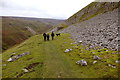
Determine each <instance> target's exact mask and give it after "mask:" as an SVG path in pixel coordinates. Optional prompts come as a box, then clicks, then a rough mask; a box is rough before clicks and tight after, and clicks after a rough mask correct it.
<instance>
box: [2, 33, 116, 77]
mask: <svg viewBox="0 0 120 80" xmlns="http://www.w3.org/2000/svg"><path fill="white" fill-rule="evenodd" d="M68 48H71V49H73V50H72V51H71V52H68V53H64V51H65V49H68ZM106 50H107V49H99V50H93V49H90V50H86V48H85V47H83V46H82V45H81V44H74V42H73V41H72V40H71V39H70V35H69V34H61V36H60V37H55V39H54V40H53V41H52V40H50V41H46V42H45V41H43V37H42V35H36V36H33V37H31V38H29V39H28V40H26V41H25V42H23V43H22V44H20V45H18V46H16V47H13V48H11V49H9V50H7V51H5V52H4V53H2V54H3V60H2V62H3V65H5V64H6V66H3V68H2V70H3V78H15V77H16V75H18V74H20V73H22V72H23V71H22V69H23V68H24V67H26V66H28V65H29V64H32V63H35V62H42V63H43V64H39V65H37V66H36V67H34V68H32V69H30V71H31V72H28V73H25V74H24V75H22V76H20V78H104V77H105V78H117V77H118V69H117V68H118V64H117V63H115V62H114V61H116V60H117V59H118V54H111V53H113V52H115V51H109V50H108V51H106ZM28 51H29V52H30V55H25V56H23V57H21V58H20V59H18V60H16V61H14V62H7V60H8V59H9V58H10V56H11V55H12V54H11V53H13V52H15V53H16V55H17V54H21V53H23V52H28ZM94 55H98V56H99V57H100V58H101V60H98V62H97V63H96V64H92V63H93V61H94V60H93V56H94ZM81 59H85V60H86V61H87V62H88V65H87V66H80V65H77V64H75V62H76V61H78V60H81ZM105 61H106V63H104V62H105ZM107 64H113V65H116V66H117V68H111V67H108V66H107Z"/></svg>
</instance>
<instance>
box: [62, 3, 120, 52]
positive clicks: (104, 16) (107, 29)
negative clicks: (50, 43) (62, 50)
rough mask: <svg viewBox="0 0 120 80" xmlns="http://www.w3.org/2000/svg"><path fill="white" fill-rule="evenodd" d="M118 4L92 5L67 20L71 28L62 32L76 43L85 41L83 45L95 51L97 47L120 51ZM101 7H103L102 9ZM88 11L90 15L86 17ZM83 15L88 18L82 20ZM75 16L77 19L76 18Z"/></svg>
mask: <svg viewBox="0 0 120 80" xmlns="http://www.w3.org/2000/svg"><path fill="white" fill-rule="evenodd" d="M93 4H94V5H96V7H95V6H93ZM103 4H104V5H103ZM118 4H119V3H114V2H112V3H108V2H107V3H106V2H104V3H103V2H102V3H101V2H97V3H96V2H95V3H91V4H89V5H88V6H87V7H85V8H83V9H82V10H81V11H80V12H78V13H77V14H74V15H73V16H72V17H70V18H69V19H68V20H66V22H67V23H69V26H68V27H67V28H64V29H62V30H61V31H60V32H61V33H69V34H71V35H72V38H73V39H74V40H75V41H83V44H82V45H84V46H88V47H89V48H93V49H95V48H96V47H101V48H108V49H110V50H116V51H117V50H118V25H117V24H118V11H119V9H118V7H119V6H118ZM100 5H103V6H102V7H100ZM108 5H110V6H108ZM112 5H114V6H112ZM91 6H92V7H91ZM99 7H100V8H99ZM88 9H89V10H88ZM100 10H101V12H99V14H98V12H96V11H100ZM85 11H86V12H85ZM88 11H90V12H89V14H87V15H86V13H87V12H88ZM91 11H93V12H91ZM83 13H84V14H83ZM78 15H79V16H78ZM81 15H86V16H84V18H83V17H82V18H80V17H81ZM93 15H94V16H93ZM75 16H77V17H76V18H75ZM88 16H89V17H88ZM91 16H92V17H91ZM83 19H84V20H83ZM70 24H72V25H70Z"/></svg>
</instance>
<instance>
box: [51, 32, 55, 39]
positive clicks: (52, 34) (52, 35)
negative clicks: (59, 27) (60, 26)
mask: <svg viewBox="0 0 120 80" xmlns="http://www.w3.org/2000/svg"><path fill="white" fill-rule="evenodd" d="M54 36H55V34H54V33H53V32H52V33H51V37H52V40H53V39H54Z"/></svg>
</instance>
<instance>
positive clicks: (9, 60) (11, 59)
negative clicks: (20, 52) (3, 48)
mask: <svg viewBox="0 0 120 80" xmlns="http://www.w3.org/2000/svg"><path fill="white" fill-rule="evenodd" d="M7 61H8V62H12V61H15V59H13V58H9V59H8V60H7Z"/></svg>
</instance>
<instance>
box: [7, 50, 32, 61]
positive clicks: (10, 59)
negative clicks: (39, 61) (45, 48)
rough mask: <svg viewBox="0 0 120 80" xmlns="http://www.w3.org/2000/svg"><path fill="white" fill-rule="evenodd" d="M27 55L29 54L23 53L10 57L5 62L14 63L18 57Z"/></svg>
mask: <svg viewBox="0 0 120 80" xmlns="http://www.w3.org/2000/svg"><path fill="white" fill-rule="evenodd" d="M28 54H30V53H29V52H25V53H22V54H18V55H15V56H11V57H10V58H9V59H8V60H7V61H8V62H12V61H15V60H17V59H19V58H20V57H22V56H25V55H28Z"/></svg>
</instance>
